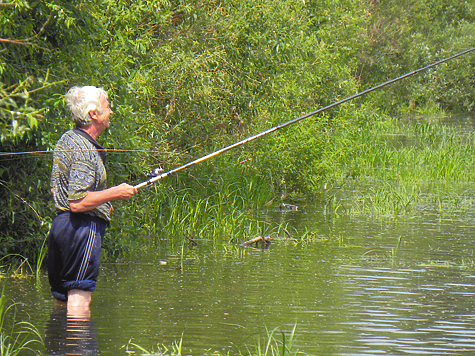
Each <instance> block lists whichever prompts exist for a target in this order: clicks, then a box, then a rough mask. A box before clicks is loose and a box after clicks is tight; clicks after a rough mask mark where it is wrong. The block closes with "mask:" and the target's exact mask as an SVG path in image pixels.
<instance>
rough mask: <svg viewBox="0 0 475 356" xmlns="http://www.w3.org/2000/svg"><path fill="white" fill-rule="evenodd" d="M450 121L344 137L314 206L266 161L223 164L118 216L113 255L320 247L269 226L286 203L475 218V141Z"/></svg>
mask: <svg viewBox="0 0 475 356" xmlns="http://www.w3.org/2000/svg"><path fill="white" fill-rule="evenodd" d="M441 120H442V118H441V117H433V118H432V119H421V118H413V119H405V120H396V119H388V120H386V121H379V122H374V123H368V124H367V126H366V127H365V129H364V130H354V131H350V130H347V131H344V132H340V133H339V134H338V135H335V136H334V137H333V138H332V139H333V140H334V144H335V145H339V146H340V149H339V152H340V153H339V157H336V156H329V157H323V158H322V161H321V162H319V164H320V165H321V166H325V167H327V168H326V169H327V173H326V174H327V175H328V176H329V177H330V179H328V180H325V181H321V180H318V177H307V179H308V180H309V181H312V178H314V181H315V184H314V185H313V186H310V185H308V186H306V187H305V188H306V189H307V191H308V190H311V191H313V192H314V193H313V194H312V198H311V200H310V201H309V198H308V195H304V194H303V193H299V190H298V189H294V190H293V191H292V193H288V192H287V191H286V184H288V183H290V184H291V182H282V181H277V182H276V181H274V180H273V177H272V174H271V173H270V171H269V170H266V167H265V166H264V165H261V162H260V160H259V159H254V160H252V161H248V162H246V163H244V164H240V165H238V164H232V162H229V161H228V160H227V159H226V158H225V157H223V158H220V159H218V165H216V162H214V164H215V165H214V166H213V167H214V168H215V170H212V169H211V166H207V165H206V164H204V165H203V166H201V167H199V168H196V170H199V172H196V171H195V172H193V171H191V172H190V174H189V175H187V176H186V179H183V176H182V177H175V178H171V179H170V180H164V181H163V182H161V183H160V184H157V185H154V186H152V187H150V188H149V191H148V192H144V193H143V194H140V195H139V196H138V197H137V199H135V200H134V201H133V203H131V204H123V205H122V206H121V207H120V209H117V213H116V214H117V215H116V218H117V219H119V220H121V221H126V222H127V224H120V225H116V226H114V227H112V229H111V230H112V232H111V233H110V236H111V238H109V239H108V240H109V242H108V241H106V246H107V249H108V251H109V252H110V253H112V255H117V254H118V253H121V252H125V251H123V250H121V248H123V247H124V246H130V247H129V248H130V249H135V248H138V246H140V245H141V244H142V242H144V241H145V240H148V241H152V242H153V241H154V239H162V238H167V239H170V241H171V244H174V243H175V244H178V245H179V244H181V243H182V242H183V241H186V240H185V237H184V236H188V237H190V238H192V239H196V238H205V239H212V240H215V241H222V242H226V243H234V244H239V243H242V242H243V241H244V240H247V239H251V238H253V237H256V236H271V237H272V239H274V240H275V239H289V238H290V239H292V240H293V241H297V242H298V241H301V240H305V239H314V238H319V234H318V232H308V231H294V230H292V229H291V228H289V227H288V226H272V225H269V224H268V223H267V222H266V220H265V215H264V214H263V213H265V212H266V211H269V210H278V209H279V205H280V204H281V203H282V202H287V203H293V204H295V205H297V206H298V205H301V204H302V205H306V204H312V205H314V206H317V209H322V210H324V211H325V212H326V213H328V214H339V215H342V214H353V215H357V214H364V215H373V216H381V215H382V216H398V215H406V216H411V215H414V214H417V213H420V212H421V211H423V210H437V211H440V212H450V211H456V210H457V211H460V210H463V209H468V208H471V207H472V206H473V204H474V202H473V199H472V196H474V194H471V192H472V191H473V190H475V187H473V186H472V185H471V184H470V182H472V181H473V180H474V179H475V176H474V175H475V171H474V170H473V169H472V167H473V166H474V163H475V162H474V160H475V157H474V155H473V152H474V148H475V147H474V142H475V134H474V133H473V132H472V131H470V130H466V131H463V130H461V129H459V128H458V127H457V126H456V125H443V124H442V123H441ZM350 136H351V137H350ZM350 142H352V143H353V144H352V145H350ZM216 167H220V168H219V169H216ZM199 173H201V174H199ZM203 173H206V174H205V175H202V174H203ZM200 175H201V177H200V178H197V177H198V176H200ZM294 188H295V187H294ZM276 192H277V193H276ZM143 206H146V207H147V209H145V210H144V209H143ZM319 207H320V208H319ZM140 209H142V210H141V211H142V213H141V214H140V215H136V214H135V213H134V211H139V210H140ZM119 226H120V229H119ZM144 238H145V240H144ZM121 239H124V241H123V243H121V242H120V240H121ZM134 240H135V241H136V245H134V246H132V245H133V244H132V245H131V241H134ZM126 241H128V243H126ZM173 241H174V242H173Z"/></svg>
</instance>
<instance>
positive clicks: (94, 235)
mask: <svg viewBox="0 0 475 356" xmlns="http://www.w3.org/2000/svg"><path fill="white" fill-rule="evenodd" d="M106 228H107V222H106V221H105V220H103V219H101V218H98V217H94V216H91V215H87V214H81V213H71V212H69V211H68V212H64V213H61V214H59V215H58V216H56V218H55V219H54V220H53V224H52V225H51V230H50V232H49V235H48V278H49V283H50V285H51V292H52V293H53V296H54V298H56V299H57V300H60V301H63V302H65V301H67V299H68V291H70V290H72V289H80V290H84V291H89V292H92V291H94V289H95V288H96V281H97V277H98V275H99V262H100V258H101V244H102V239H103V237H104V234H105V232H106Z"/></svg>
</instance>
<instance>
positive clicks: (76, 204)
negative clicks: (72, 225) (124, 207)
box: [69, 183, 137, 213]
mask: <svg viewBox="0 0 475 356" xmlns="http://www.w3.org/2000/svg"><path fill="white" fill-rule="evenodd" d="M135 194H137V189H136V188H134V187H133V186H132V185H129V184H127V183H122V184H120V185H116V186H115V187H111V188H108V189H105V190H100V191H97V192H93V191H91V192H88V193H87V195H86V196H85V197H84V198H81V199H78V200H73V201H70V202H69V207H70V209H71V211H72V212H73V213H82V212H85V211H89V210H92V209H94V208H96V207H98V206H99V205H101V204H104V203H107V202H109V201H111V200H114V199H119V200H128V199H130V198H131V197H132V196H133V195H135Z"/></svg>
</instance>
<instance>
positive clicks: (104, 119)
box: [96, 99, 113, 129]
mask: <svg viewBox="0 0 475 356" xmlns="http://www.w3.org/2000/svg"><path fill="white" fill-rule="evenodd" d="M101 106H102V114H100V115H99V114H98V113H96V118H97V123H98V124H99V125H100V126H101V127H102V129H105V128H107V127H109V125H110V120H109V116H111V115H112V114H113V112H112V110H111V108H110V107H109V101H107V100H106V99H104V100H103V101H102V103H101Z"/></svg>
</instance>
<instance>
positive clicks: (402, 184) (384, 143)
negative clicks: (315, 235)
mask: <svg viewBox="0 0 475 356" xmlns="http://www.w3.org/2000/svg"><path fill="white" fill-rule="evenodd" d="M350 141H351V142H352V143H353V145H352V146H351V149H346V150H345V152H346V154H345V156H344V157H343V158H342V160H341V161H340V162H339V165H336V166H335V169H334V170H333V171H332V179H331V181H332V182H333V186H332V187H333V189H327V190H325V191H324V197H325V202H326V204H327V205H326V207H325V208H326V209H328V210H329V211H332V212H334V213H353V214H372V215H407V214H413V213H415V212H417V211H420V210H425V209H436V210H441V209H450V210H455V209H462V208H463V206H464V205H466V204H467V203H469V201H467V199H465V200H464V199H461V195H462V194H464V192H465V193H466V190H461V189H457V187H462V186H467V185H469V184H470V182H473V181H474V180H475V169H474V168H475V155H474V154H473V152H474V150H475V133H474V132H473V131H472V130H460V128H457V127H455V126H446V125H442V124H440V123H439V122H438V120H437V119H413V120H404V121H400V120H396V119H387V120H386V121H380V122H376V123H372V124H369V123H366V124H365V125H364V126H363V127H362V128H360V129H359V130H357V131H355V130H353V131H352V130H348V132H346V133H344V134H343V135H342V137H340V138H339V139H338V142H339V144H340V145H341V146H343V145H348V143H349V142H350ZM335 187H343V189H335ZM469 189H472V188H469Z"/></svg>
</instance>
